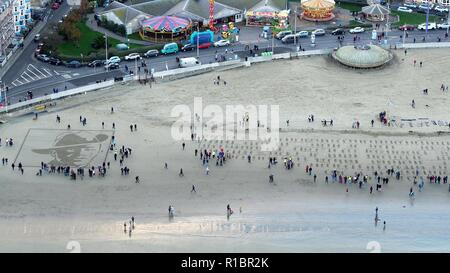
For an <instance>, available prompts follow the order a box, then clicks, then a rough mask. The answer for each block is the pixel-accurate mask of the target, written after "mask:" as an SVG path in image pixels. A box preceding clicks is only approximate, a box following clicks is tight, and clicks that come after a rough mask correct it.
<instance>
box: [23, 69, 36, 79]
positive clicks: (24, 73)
mask: <svg viewBox="0 0 450 273" xmlns="http://www.w3.org/2000/svg"><path fill="white" fill-rule="evenodd" d="M23 75H26V76H27V77H28V78H30V79H31V80H32V81H34V78H33V77H31V76H30V75H29V74H28V73H27V72H26V71H25V72H23V73H22V78H24V79H25V77H24V76H23Z"/></svg>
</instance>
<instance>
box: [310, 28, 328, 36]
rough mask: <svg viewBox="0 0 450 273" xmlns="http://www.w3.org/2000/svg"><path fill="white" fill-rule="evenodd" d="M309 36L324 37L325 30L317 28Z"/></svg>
mask: <svg viewBox="0 0 450 273" xmlns="http://www.w3.org/2000/svg"><path fill="white" fill-rule="evenodd" d="M311 34H314V35H316V36H323V35H325V30H323V29H321V28H318V29H316V30H314V31H313V32H311Z"/></svg>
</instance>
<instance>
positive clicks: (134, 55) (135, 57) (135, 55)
mask: <svg viewBox="0 0 450 273" xmlns="http://www.w3.org/2000/svg"><path fill="white" fill-rule="evenodd" d="M140 59H142V57H141V54H139V53H131V54H128V55H127V56H125V61H129V60H140Z"/></svg>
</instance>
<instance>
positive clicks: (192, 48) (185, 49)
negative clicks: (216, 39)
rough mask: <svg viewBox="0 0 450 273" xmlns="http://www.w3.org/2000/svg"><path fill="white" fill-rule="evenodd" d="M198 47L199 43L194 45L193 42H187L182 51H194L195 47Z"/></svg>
mask: <svg viewBox="0 0 450 273" xmlns="http://www.w3.org/2000/svg"><path fill="white" fill-rule="evenodd" d="M196 48H197V45H193V44H185V45H184V46H183V47H182V48H181V51H183V52H186V51H192V50H194V49H196Z"/></svg>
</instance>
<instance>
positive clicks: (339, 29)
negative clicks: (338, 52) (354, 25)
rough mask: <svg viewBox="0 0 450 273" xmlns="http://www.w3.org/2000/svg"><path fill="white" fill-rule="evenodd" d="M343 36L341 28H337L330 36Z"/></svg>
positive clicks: (343, 31)
mask: <svg viewBox="0 0 450 273" xmlns="http://www.w3.org/2000/svg"><path fill="white" fill-rule="evenodd" d="M343 34H345V30H344V29H342V28H337V29H335V30H333V31H332V32H331V35H343Z"/></svg>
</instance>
